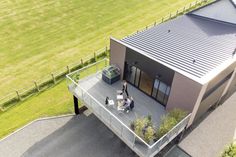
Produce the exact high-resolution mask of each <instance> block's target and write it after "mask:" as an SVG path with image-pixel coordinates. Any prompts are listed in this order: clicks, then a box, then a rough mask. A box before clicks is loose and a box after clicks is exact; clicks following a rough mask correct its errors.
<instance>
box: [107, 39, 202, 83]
mask: <svg viewBox="0 0 236 157" xmlns="http://www.w3.org/2000/svg"><path fill="white" fill-rule="evenodd" d="M110 40H114V41H115V42H117V43H119V44H121V45H123V46H125V47H128V48H130V49H132V50H134V51H136V52H138V53H140V54H142V55H144V56H145V57H147V58H150V59H151V60H154V61H156V62H158V63H160V64H162V65H164V66H166V67H167V68H170V69H172V70H174V71H175V72H178V73H179V74H181V75H184V76H186V77H187V78H189V79H191V80H193V81H195V82H197V83H199V84H201V85H204V83H205V82H203V81H202V79H201V78H199V77H196V76H194V75H191V74H189V73H187V72H185V71H183V70H180V69H178V68H175V67H173V66H171V65H168V64H166V63H164V62H162V61H160V60H158V59H154V58H152V57H150V56H148V55H147V54H145V52H144V51H142V50H140V49H138V48H135V47H133V46H131V45H129V44H126V43H124V42H122V41H121V40H119V39H116V38H114V37H112V36H111V37H110Z"/></svg>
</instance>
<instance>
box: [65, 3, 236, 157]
mask: <svg viewBox="0 0 236 157" xmlns="http://www.w3.org/2000/svg"><path fill="white" fill-rule="evenodd" d="M235 54H236V2H235V0H217V1H215V2H213V3H210V4H208V5H206V6H204V7H201V8H199V9H197V10H194V11H192V12H190V13H188V14H186V15H183V16H179V17H177V18H175V19H173V20H171V21H168V22H165V23H162V24H160V25H156V26H153V27H152V28H149V29H146V30H144V31H141V32H137V33H135V34H133V35H131V36H128V37H126V38H123V39H121V40H118V39H115V38H113V37H111V39H110V64H112V65H116V66H118V67H119V69H120V73H121V78H120V79H121V80H127V81H128V83H129V92H130V93H132V96H133V97H134V99H135V102H136V103H135V104H136V106H135V110H134V113H131V114H120V112H117V111H116V110H115V109H114V108H109V107H106V106H105V105H104V100H105V97H106V96H109V97H111V98H112V99H114V100H115V99H116V94H112V93H115V92H116V91H117V90H118V89H121V82H117V83H114V84H112V85H108V84H106V83H105V82H103V81H102V79H101V74H96V75H93V76H89V77H87V78H85V79H82V80H81V81H79V82H76V81H74V80H73V77H72V75H73V74H75V73H73V74H69V75H68V76H67V77H68V79H69V81H72V84H71V83H70V84H69V90H70V91H71V92H72V93H73V96H74V102H75V111H76V112H77V113H78V109H77V105H78V100H81V101H83V103H84V104H85V106H86V107H88V108H89V109H90V110H91V111H92V112H93V113H94V114H95V115H96V116H97V117H98V118H99V119H100V120H101V121H103V122H104V123H105V124H106V125H107V126H108V127H109V128H110V129H111V130H112V131H113V132H115V133H116V134H117V136H118V137H120V138H121V139H122V140H123V141H124V142H125V143H126V144H127V145H128V146H129V147H130V148H131V149H133V150H134V151H135V152H136V153H137V154H138V155H140V156H154V155H155V154H156V153H158V152H159V151H160V150H161V149H162V148H163V147H164V146H165V145H166V144H167V143H168V142H169V141H171V140H172V139H173V138H174V137H176V136H177V135H178V134H179V133H180V132H182V131H183V130H184V129H185V128H186V126H190V125H191V124H192V123H194V121H195V120H197V119H198V118H200V117H201V116H202V115H203V114H204V113H206V112H207V110H208V109H209V108H211V107H213V106H215V105H217V104H218V103H219V101H220V100H221V99H222V98H223V97H224V96H225V95H226V94H227V93H228V91H230V90H231V89H232V87H233V86H235V85H236V76H235V73H236V55H235ZM174 108H180V109H183V110H185V111H187V112H188V113H190V115H189V116H188V117H187V118H185V119H184V120H183V121H182V122H181V123H180V124H179V125H178V126H177V127H176V129H175V130H174V131H175V133H173V132H172V133H171V134H169V135H167V136H165V137H164V138H162V140H160V141H159V142H157V143H154V144H153V145H149V144H147V143H145V141H142V139H140V138H139V137H137V135H135V134H134V133H133V132H132V130H130V128H129V126H130V122H131V121H132V120H134V119H135V117H137V115H138V116H142V115H152V117H153V120H154V123H155V124H156V126H158V125H159V123H160V118H161V116H163V115H165V114H166V113H167V112H168V111H170V110H172V109H174ZM137 138H138V139H139V140H140V141H141V143H142V144H140V142H139V143H137V142H136V140H135V139H137Z"/></svg>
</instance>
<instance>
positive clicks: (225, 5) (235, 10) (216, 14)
mask: <svg viewBox="0 0 236 157" xmlns="http://www.w3.org/2000/svg"><path fill="white" fill-rule="evenodd" d="M191 14H194V15H197V16H201V17H205V18H209V19H212V20H217V21H222V22H227V23H232V24H236V0H218V1H216V2H214V3H212V4H210V5H206V6H204V7H202V8H199V9H197V10H196V11H193V12H191Z"/></svg>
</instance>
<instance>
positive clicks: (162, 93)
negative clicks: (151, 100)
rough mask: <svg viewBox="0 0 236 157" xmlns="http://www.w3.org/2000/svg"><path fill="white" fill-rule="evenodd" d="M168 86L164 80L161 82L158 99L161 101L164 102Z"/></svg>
mask: <svg viewBox="0 0 236 157" xmlns="http://www.w3.org/2000/svg"><path fill="white" fill-rule="evenodd" d="M166 88H167V85H166V84H164V83H163V82H160V86H159V90H158V95H157V100H158V101H160V102H161V103H164V97H165V92H166Z"/></svg>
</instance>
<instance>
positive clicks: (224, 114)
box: [179, 93, 236, 157]
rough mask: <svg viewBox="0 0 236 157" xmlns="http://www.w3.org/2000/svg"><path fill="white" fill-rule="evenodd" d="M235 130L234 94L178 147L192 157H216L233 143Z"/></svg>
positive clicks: (235, 106) (235, 103)
mask: <svg viewBox="0 0 236 157" xmlns="http://www.w3.org/2000/svg"><path fill="white" fill-rule="evenodd" d="M235 129H236V93H234V94H233V95H232V96H231V97H229V98H228V99H227V100H226V101H225V102H224V103H223V104H222V105H221V106H219V107H218V108H216V109H215V110H214V111H213V112H211V113H210V114H209V115H208V116H207V117H206V118H205V119H204V120H203V121H202V122H201V123H200V124H199V125H198V126H197V127H196V128H194V130H193V131H192V132H191V133H190V134H189V135H187V136H186V137H185V138H184V139H183V140H182V141H181V143H180V144H179V147H181V148H182V149H183V150H184V151H186V152H187V153H188V154H190V155H191V156H193V157H217V156H220V154H221V152H222V151H223V150H224V148H225V146H226V145H228V144H229V143H230V142H232V141H233V137H234V134H235Z"/></svg>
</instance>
